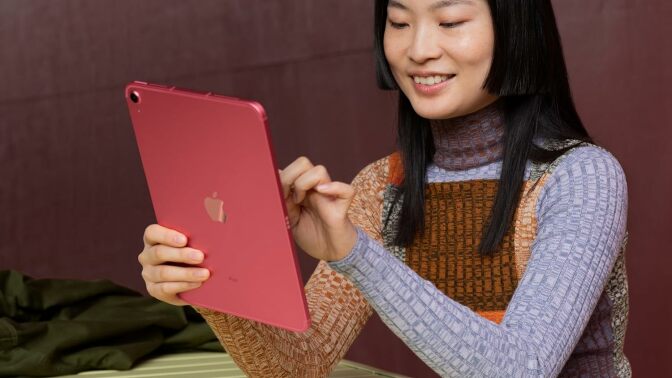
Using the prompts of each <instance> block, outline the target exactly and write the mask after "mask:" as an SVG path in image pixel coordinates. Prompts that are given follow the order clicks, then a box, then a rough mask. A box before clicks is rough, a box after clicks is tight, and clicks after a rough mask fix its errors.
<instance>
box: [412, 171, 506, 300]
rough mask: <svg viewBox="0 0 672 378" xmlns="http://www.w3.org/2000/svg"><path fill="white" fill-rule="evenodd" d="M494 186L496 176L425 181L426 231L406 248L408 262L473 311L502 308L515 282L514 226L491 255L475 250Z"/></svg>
mask: <svg viewBox="0 0 672 378" xmlns="http://www.w3.org/2000/svg"><path fill="white" fill-rule="evenodd" d="M498 185H499V181H498V180H473V181H463V182H442V183H429V184H428V185H427V189H426V192H425V193H426V200H425V224H426V229H425V232H424V233H423V234H422V235H418V237H417V238H416V240H415V242H414V244H413V245H412V246H411V247H409V248H408V249H407V251H406V263H407V264H408V266H410V267H411V268H412V269H413V270H414V271H416V272H417V273H418V274H419V275H420V276H422V277H423V278H425V279H427V280H429V281H431V282H433V283H434V285H435V286H436V287H437V288H438V289H439V290H441V291H443V292H444V293H445V294H446V295H447V296H449V297H451V298H452V299H454V300H456V301H458V302H459V303H461V304H463V305H465V306H467V307H469V308H471V309H472V310H474V311H497V310H504V309H506V306H507V304H508V303H509V300H510V299H511V297H512V296H513V292H514V290H515V288H516V286H517V282H518V281H517V275H516V269H515V268H516V267H515V263H514V252H513V242H512V232H511V230H512V229H511V230H509V232H507V234H506V235H505V237H504V239H503V242H502V244H501V250H499V251H498V252H496V253H495V254H493V255H492V256H481V255H480V254H479V253H478V250H477V248H478V245H479V244H480V241H481V235H482V233H483V228H484V226H485V222H486V221H487V219H488V218H489V216H490V211H491V209H492V206H493V204H494V199H495V194H496V193H497V187H498Z"/></svg>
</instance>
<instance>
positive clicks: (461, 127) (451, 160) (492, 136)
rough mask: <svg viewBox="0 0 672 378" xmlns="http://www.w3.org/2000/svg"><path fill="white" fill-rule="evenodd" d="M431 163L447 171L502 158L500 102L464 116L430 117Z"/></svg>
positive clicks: (501, 111)
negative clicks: (435, 118)
mask: <svg viewBox="0 0 672 378" xmlns="http://www.w3.org/2000/svg"><path fill="white" fill-rule="evenodd" d="M430 125H431V128H432V135H433V137H434V147H435V148H436V152H435V153H434V164H436V165H437V166H439V167H441V168H443V169H447V170H463V169H469V168H475V167H479V166H481V165H485V164H488V163H492V162H495V161H497V160H499V159H501V158H502V155H503V152H504V112H503V109H502V107H501V101H495V102H493V103H492V104H490V105H488V106H486V107H484V108H482V109H480V110H477V111H476V112H474V113H470V114H467V115H464V116H460V117H455V118H449V119H438V120H431V121H430Z"/></svg>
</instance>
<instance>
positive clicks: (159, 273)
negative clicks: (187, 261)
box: [142, 265, 210, 283]
mask: <svg viewBox="0 0 672 378" xmlns="http://www.w3.org/2000/svg"><path fill="white" fill-rule="evenodd" d="M209 276H210V271H209V270H207V269H205V268H187V267H182V266H173V265H156V266H145V267H144V268H143V269H142V278H144V279H145V282H153V283H159V282H176V281H180V282H202V281H205V280H206V279H208V277H209Z"/></svg>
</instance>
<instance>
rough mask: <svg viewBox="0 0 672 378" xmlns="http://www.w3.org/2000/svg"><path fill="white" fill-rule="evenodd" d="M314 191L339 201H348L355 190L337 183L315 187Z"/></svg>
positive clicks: (344, 184)
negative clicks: (339, 199)
mask: <svg viewBox="0 0 672 378" xmlns="http://www.w3.org/2000/svg"><path fill="white" fill-rule="evenodd" d="M315 190H316V191H317V192H319V193H322V194H328V195H330V196H334V197H336V198H341V199H350V198H352V197H353V196H354V195H355V190H354V189H353V187H352V186H351V185H348V184H346V183H343V182H338V181H332V182H328V183H325V184H320V185H317V186H316V187H315Z"/></svg>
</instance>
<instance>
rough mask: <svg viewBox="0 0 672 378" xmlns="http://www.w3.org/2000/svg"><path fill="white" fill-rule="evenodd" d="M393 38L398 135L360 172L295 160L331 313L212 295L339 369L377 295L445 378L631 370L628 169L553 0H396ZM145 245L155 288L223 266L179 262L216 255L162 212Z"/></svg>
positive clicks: (387, 22)
mask: <svg viewBox="0 0 672 378" xmlns="http://www.w3.org/2000/svg"><path fill="white" fill-rule="evenodd" d="M375 53H376V60H377V76H378V83H379V86H380V87H381V88H383V89H391V90H399V128H398V130H399V131H398V151H395V152H394V153H393V154H391V155H389V156H385V157H384V158H381V159H379V160H377V161H375V162H373V163H371V164H369V165H368V166H366V167H365V168H364V169H363V170H362V171H360V172H359V173H358V175H357V176H356V177H355V178H354V180H353V182H352V183H351V185H347V184H345V183H340V182H332V181H331V180H330V178H329V174H328V172H327V170H326V169H325V168H324V167H323V166H319V165H317V166H313V165H312V163H311V162H310V160H308V159H307V158H305V157H301V158H299V159H297V160H296V161H294V162H293V163H292V164H290V165H289V166H287V167H286V168H285V169H283V170H282V171H281V172H280V176H281V181H282V184H283V189H284V193H285V198H286V206H287V209H288V212H289V215H290V221H291V224H292V231H293V235H294V238H295V241H296V242H297V244H298V245H299V246H300V247H301V248H302V249H303V250H304V251H306V252H307V253H308V254H310V255H311V256H313V257H315V258H317V259H320V260H321V261H320V263H319V264H318V266H317V269H316V270H315V272H314V273H313V275H312V276H311V278H310V280H309V282H308V284H307V286H306V294H307V297H308V302H309V307H310V312H311V319H312V321H313V324H312V327H311V328H310V329H309V330H308V331H307V332H305V333H301V334H299V333H294V332H289V331H284V330H280V329H277V328H274V327H271V326H266V325H263V324H259V323H256V322H253V321H249V320H245V319H241V318H237V317H235V316H231V315H227V314H222V313H217V312H213V311H209V310H205V309H199V311H200V312H201V313H202V314H203V315H204V317H205V318H206V320H207V321H208V323H209V324H210V326H211V327H212V328H213V329H214V330H215V332H216V334H217V336H218V337H219V339H220V340H221V342H222V343H223V345H224V347H225V348H226V350H227V351H228V352H229V353H230V354H231V355H232V357H233V358H234V360H235V361H236V363H238V365H239V366H240V367H241V368H242V369H243V370H244V371H245V372H246V373H247V374H249V375H255V376H269V377H270V376H273V377H276V376H300V377H304V376H326V375H327V374H328V373H329V372H330V371H331V370H332V369H333V368H334V366H335V365H336V363H338V361H339V360H340V359H341V358H342V357H343V355H344V354H345V352H346V351H347V349H348V348H349V346H350V345H351V343H352V342H353V340H354V339H355V338H356V336H357V334H358V333H359V331H360V330H361V329H362V327H363V326H364V324H365V323H366V321H367V319H368V318H369V316H370V315H371V312H372V310H375V311H376V312H377V313H378V314H379V315H380V317H381V319H382V320H383V321H384V322H385V323H386V324H387V325H388V326H389V327H390V329H391V330H392V331H393V332H394V333H395V334H396V335H397V336H399V337H400V338H401V339H402V340H403V341H404V342H405V343H406V344H407V345H408V346H409V348H410V349H411V350H413V351H414V352H415V353H416V354H417V355H418V356H419V357H420V358H421V359H422V360H423V361H425V362H426V363H427V365H429V366H430V367H431V368H432V369H433V370H434V371H436V372H437V373H438V374H440V375H442V376H478V377H485V376H488V377H489V376H506V377H509V376H535V377H548V376H558V375H560V376H619V377H623V376H630V375H631V372H630V365H629V363H628V360H627V358H626V357H625V356H624V354H623V350H622V348H623V338H624V334H625V326H626V322H627V308H628V307H627V306H628V303H627V281H626V276H625V267H624V252H625V242H626V240H627V233H626V216H627V185H626V180H625V176H624V172H623V170H622V168H621V166H620V164H619V163H618V161H617V160H616V159H615V158H614V157H613V155H611V154H610V153H609V152H607V151H606V150H604V149H603V148H601V147H597V146H596V145H595V144H594V143H593V141H592V139H591V138H590V137H589V136H588V133H587V131H586V130H585V128H584V127H583V125H582V123H581V120H580V119H579V116H578V115H577V112H576V110H575V108H574V105H573V102H572V99H571V95H570V90H569V84H568V80H567V72H566V67H565V63H564V58H563V54H562V48H561V45H560V37H559V35H558V31H557V26H556V23H555V16H554V14H553V9H552V7H551V3H550V1H547V0H527V1H517V2H511V1H508V0H444V1H437V0H389V1H388V0H377V1H376V5H375ZM180 238H181V239H180ZM145 243H146V245H145V250H144V251H143V252H142V253H141V254H140V256H139V260H140V262H141V263H142V265H143V268H144V269H143V277H144V278H145V280H146V282H147V287H148V290H149V292H150V293H151V294H152V295H153V296H155V297H156V298H159V299H161V300H163V301H166V302H169V303H174V304H179V305H183V304H184V302H181V301H180V300H179V299H178V298H177V297H176V294H177V293H179V292H182V291H185V290H189V289H192V288H194V287H197V286H198V285H200V282H202V281H203V280H204V279H206V278H207V274H208V272H207V271H203V270H199V269H198V268H178V267H174V266H168V265H165V264H166V263H170V262H186V263H197V262H199V261H200V260H201V259H202V254H201V253H200V252H199V251H195V250H192V249H190V248H185V247H184V246H185V245H186V240H185V238H184V236H183V235H179V234H178V233H176V232H175V231H173V230H168V229H165V228H162V227H160V226H157V225H152V226H150V227H148V228H147V230H146V232H145ZM192 254H195V255H194V256H193V258H192ZM199 272H200V273H203V274H204V275H203V276H202V277H198V273H199Z"/></svg>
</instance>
